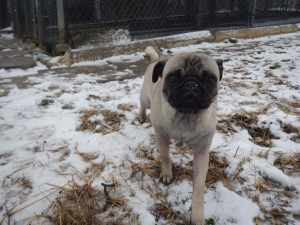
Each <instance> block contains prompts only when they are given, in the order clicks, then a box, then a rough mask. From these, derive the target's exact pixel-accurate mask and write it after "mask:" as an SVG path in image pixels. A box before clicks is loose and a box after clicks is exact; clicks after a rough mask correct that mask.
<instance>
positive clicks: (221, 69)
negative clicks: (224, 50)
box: [216, 59, 224, 80]
mask: <svg viewBox="0 0 300 225" xmlns="http://www.w3.org/2000/svg"><path fill="white" fill-rule="evenodd" d="M216 63H217V65H218V67H219V74H220V77H219V80H221V79H222V76H223V70H224V68H223V60H222V59H216Z"/></svg>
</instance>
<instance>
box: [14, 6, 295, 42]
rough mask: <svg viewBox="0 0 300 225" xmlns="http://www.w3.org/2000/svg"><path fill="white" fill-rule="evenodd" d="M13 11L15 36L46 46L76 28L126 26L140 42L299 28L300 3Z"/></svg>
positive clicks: (17, 8)
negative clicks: (294, 25)
mask: <svg viewBox="0 0 300 225" xmlns="http://www.w3.org/2000/svg"><path fill="white" fill-rule="evenodd" d="M11 7H12V13H13V22H14V31H15V34H16V35H18V36H25V37H27V38H30V39H34V40H37V41H38V42H39V43H40V44H42V45H53V44H61V43H62V42H64V43H69V42H71V41H72V36H71V35H70V31H72V30H76V29H88V28H91V29H92V28H97V29H98V28H120V27H123V28H126V29H128V30H129V31H130V35H131V36H132V37H133V38H134V39H140V38H149V37H157V36H162V35H167V34H175V33H176V34H178V33H184V32H187V31H197V30H204V29H208V30H224V29H237V28H246V27H257V26H268V25H279V24H287V23H300V0H134V1H133V0H85V1H82V0H11ZM58 12H59V13H58ZM62 37H63V38H62ZM63 39H64V40H63Z"/></svg>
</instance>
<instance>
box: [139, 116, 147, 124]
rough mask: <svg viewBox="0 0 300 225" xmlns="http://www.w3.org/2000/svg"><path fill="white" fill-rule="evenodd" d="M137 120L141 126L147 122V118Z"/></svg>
mask: <svg viewBox="0 0 300 225" xmlns="http://www.w3.org/2000/svg"><path fill="white" fill-rule="evenodd" d="M137 119H138V121H139V123H140V124H143V123H145V121H146V118H143V117H142V118H137Z"/></svg>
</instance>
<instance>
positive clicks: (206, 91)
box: [152, 53, 223, 113]
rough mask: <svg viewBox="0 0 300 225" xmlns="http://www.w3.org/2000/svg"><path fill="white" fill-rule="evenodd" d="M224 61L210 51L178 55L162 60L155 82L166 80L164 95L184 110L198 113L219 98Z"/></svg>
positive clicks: (156, 70) (155, 75) (153, 77)
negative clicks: (213, 56)
mask: <svg viewBox="0 0 300 225" xmlns="http://www.w3.org/2000/svg"><path fill="white" fill-rule="evenodd" d="M222 72H223V66H222V61H221V60H217V61H216V60H214V59H213V58H211V57H209V56H208V55H206V54H201V53H191V54H178V55H175V56H173V57H171V58H170V59H169V60H162V61H159V62H158V63H157V64H156V65H155V67H154V70H153V76H152V81H153V82H156V81H157V80H158V78H159V77H161V78H162V82H163V90H162V92H163V96H164V98H165V99H166V100H167V101H168V102H169V104H170V105H171V106H172V107H173V108H175V109H177V110H178V111H179V112H181V113H198V112H199V111H200V110H203V109H207V108H208V107H209V106H210V105H211V103H212V102H214V101H215V99H216V96H217V93H218V89H219V80H221V78H222Z"/></svg>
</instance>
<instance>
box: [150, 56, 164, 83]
mask: <svg viewBox="0 0 300 225" xmlns="http://www.w3.org/2000/svg"><path fill="white" fill-rule="evenodd" d="M167 61H168V60H160V61H158V62H157V63H156V65H155V66H154V69H153V74H152V82H153V83H156V82H157V81H158V78H159V77H162V75H163V71H164V68H165V65H166V62H167Z"/></svg>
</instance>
